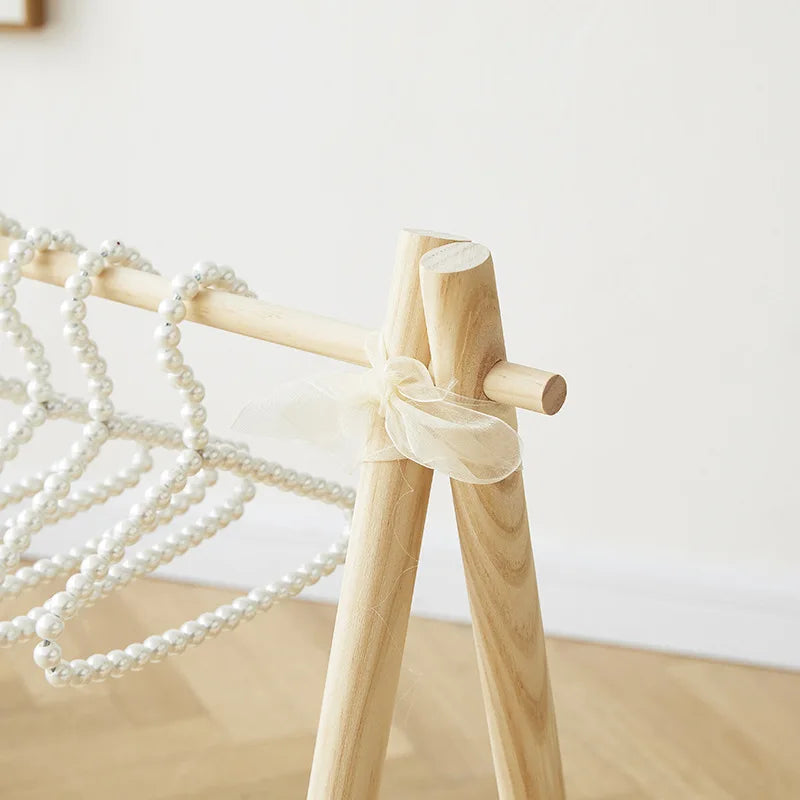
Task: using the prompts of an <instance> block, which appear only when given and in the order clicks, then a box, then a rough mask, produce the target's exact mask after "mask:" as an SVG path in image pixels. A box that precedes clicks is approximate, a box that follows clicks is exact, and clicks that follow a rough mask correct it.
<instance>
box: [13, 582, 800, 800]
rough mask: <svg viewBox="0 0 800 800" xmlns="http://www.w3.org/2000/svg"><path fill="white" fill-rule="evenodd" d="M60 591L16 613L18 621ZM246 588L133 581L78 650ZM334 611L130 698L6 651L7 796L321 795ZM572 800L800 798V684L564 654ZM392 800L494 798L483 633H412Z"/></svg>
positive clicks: (206, 653) (121, 690) (288, 798)
mask: <svg viewBox="0 0 800 800" xmlns="http://www.w3.org/2000/svg"><path fill="white" fill-rule="evenodd" d="M50 592H51V588H50V587H40V588H39V589H37V590H36V591H34V592H32V593H31V594H30V595H26V596H25V602H23V600H22V598H19V599H17V600H12V601H4V603H3V605H4V608H5V609H6V610H7V611H8V612H9V613H11V614H15V613H21V612H22V611H24V610H25V609H27V608H29V607H30V605H35V604H37V603H41V602H43V601H44V600H45V599H46V598H47V597H48V596H49V595H50ZM232 594H233V593H232V592H231V591H230V590H220V589H210V588H205V587H194V586H186V585H180V584H173V583H167V582H161V581H155V580H143V581H138V582H135V583H134V584H132V585H131V587H130V588H128V589H126V590H125V591H124V592H121V593H119V594H115V595H113V596H111V597H109V598H107V599H106V600H105V601H104V602H103V603H102V604H100V605H98V606H97V607H96V608H93V609H90V610H88V611H87V612H86V614H85V615H81V616H80V617H78V618H76V619H75V620H73V621H72V623H71V624H70V626H69V627H68V629H67V632H66V633H65V647H66V648H68V649H69V651H71V652H96V651H98V650H103V649H106V648H111V647H117V646H119V645H120V644H124V643H125V642H130V641H135V640H141V637H142V636H143V635H146V634H148V633H152V632H153V631H156V630H164V629H165V628H168V627H170V626H172V625H174V624H175V622H176V621H179V620H181V619H187V618H189V617H190V616H196V615H197V614H198V613H200V612H201V611H204V610H205V609H208V608H216V607H217V606H219V605H220V604H222V603H225V602H229V600H230V597H231V596H232ZM334 611H335V609H334V608H333V607H332V606H328V605H321V604H314V603H304V602H301V601H296V602H290V603H286V604H284V605H279V606H277V607H275V608H274V609H272V610H271V611H269V612H268V613H267V614H264V615H263V616H259V617H258V618H256V619H255V620H253V621H252V622H248V623H246V624H243V625H241V626H240V627H239V628H238V629H237V630H236V631H234V632H232V633H226V634H222V635H221V636H220V637H219V638H218V639H217V640H215V641H213V642H209V643H207V644H204V645H203V646H202V647H200V648H198V649H193V650H189V651H187V652H186V653H185V654H184V655H182V656H179V657H176V658H170V659H168V660H167V661H165V662H163V663H161V664H157V665H154V666H151V667H147V668H146V669H145V670H144V671H143V672H140V673H135V674H131V675H128V676H126V677H125V678H123V679H122V680H119V681H111V682H108V683H103V684H96V685H93V686H89V687H87V688H85V689H61V690H58V689H53V688H51V687H50V686H49V685H48V684H47V683H46V681H45V680H44V678H43V677H42V674H41V671H40V670H39V669H37V668H35V667H33V666H32V664H31V650H32V645H21V646H17V647H15V648H14V649H12V650H2V651H0V797H2V798H4V800H5V798H8V800H54V799H57V800H106V798H114V800H141V798H147V800H167V798H169V800H190V799H191V800H261V799H262V798H269V800H295V799H296V798H301V797H303V796H304V793H305V790H306V785H307V783H308V771H309V768H310V763H311V752H312V748H313V741H314V730H315V726H316V722H317V714H318V712H319V703H320V697H321V694H322V684H323V680H324V674H325V663H326V661H327V656H328V647H329V644H330V637H331V630H332V626H333V618H334ZM547 645H548V655H549V657H550V664H551V667H552V676H553V692H554V695H555V699H556V705H557V707H558V711H559V733H560V738H561V745H562V750H563V755H564V774H565V781H566V788H567V797H568V798H569V800H684V799H686V800H689V799H690V800H796V798H798V797H800V761H798V758H797V755H798V742H799V741H800V674H796V673H794V674H793V673H789V672H778V671H770V670H761V669H754V668H750V667H742V666H734V665H730V664H721V663H713V662H707V661H698V660H694V659H688V658H680V657H677V656H670V655H664V654H661V653H646V652H637V651H633V650H624V649H620V648H614V647H606V646H600V645H593V644H581V643H576V642H569V641H565V640H559V639H549V640H548V643H547ZM397 699H398V702H397V708H396V710H395V714H394V721H393V726H392V733H391V736H390V737H389V747H388V753H387V761H386V766H385V770H384V779H383V786H382V790H381V800H411V799H412V798H413V800H486V799H487V798H492V797H495V796H496V794H495V788H494V775H493V769H492V761H491V756H490V753H489V741H488V737H487V734H486V723H485V721H484V715H483V707H482V705H481V699H480V687H479V681H478V672H477V667H476V664H475V655H474V649H473V645H472V634H471V631H470V629H469V627H468V626H466V625H454V624H450V623H444V622H435V621H430V620H423V619H416V618H412V619H411V622H410V625H409V631H408V639H407V642H406V650H405V656H404V659H403V667H402V670H401V674H400V687H399V691H398V698H397Z"/></svg>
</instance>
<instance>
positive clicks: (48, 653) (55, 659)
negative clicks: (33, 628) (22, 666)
mask: <svg viewBox="0 0 800 800" xmlns="http://www.w3.org/2000/svg"><path fill="white" fill-rule="evenodd" d="M33 660H34V661H35V662H36V664H37V665H38V666H40V667H41V668H42V669H52V668H53V667H55V666H57V665H58V663H59V662H60V661H61V647H60V646H59V645H58V644H56V642H39V644H37V645H36V647H34V648H33Z"/></svg>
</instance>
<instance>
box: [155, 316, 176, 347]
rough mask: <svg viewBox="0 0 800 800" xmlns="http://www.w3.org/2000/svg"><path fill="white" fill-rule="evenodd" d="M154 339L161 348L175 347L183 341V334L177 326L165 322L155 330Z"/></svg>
mask: <svg viewBox="0 0 800 800" xmlns="http://www.w3.org/2000/svg"><path fill="white" fill-rule="evenodd" d="M153 338H154V339H155V340H156V342H157V343H158V344H159V346H161V347H175V346H176V345H177V344H178V343H179V342H180V340H181V332H180V329H179V328H178V326H177V325H174V324H173V323H171V322H163V323H162V324H161V325H159V326H158V327H157V328H156V329H155V332H154V333H153Z"/></svg>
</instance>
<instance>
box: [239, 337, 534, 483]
mask: <svg viewBox="0 0 800 800" xmlns="http://www.w3.org/2000/svg"><path fill="white" fill-rule="evenodd" d="M367 354H368V357H369V361H370V364H371V365H372V366H371V369H368V370H367V371H366V372H360V373H355V372H353V373H332V374H328V375H319V376H315V377H312V378H308V379H306V380H303V381H297V382H293V383H288V384H284V385H283V386H281V387H279V388H278V389H277V391H276V392H275V393H274V394H273V395H272V396H271V397H267V398H263V399H261V400H255V401H253V402H251V403H249V404H248V405H246V406H245V407H244V408H243V409H242V411H241V412H240V413H239V416H238V417H237V418H236V421H235V422H234V428H235V429H236V430H239V431H241V432H243V433H251V434H257V435H263V436H269V437H272V438H279V439H287V438H292V439H302V440H305V441H308V442H310V443H312V444H314V445H316V446H319V447H322V448H324V449H326V450H328V451H331V452H334V453H336V454H338V455H342V456H344V457H345V459H346V460H350V461H355V462H357V461H359V460H361V461H394V460H397V459H403V458H407V459H410V460H411V461H416V462H417V463H418V464H422V465H423V466H426V467H429V468H430V469H435V470H438V471H440V472H444V473H446V474H447V475H449V476H450V477H451V478H455V479H456V480H459V481H464V482H465V483H495V482H497V481H499V480H502V479H503V478H505V477H507V476H508V475H510V474H511V473H512V472H514V471H515V470H516V469H517V468H518V467H519V465H520V461H521V457H522V454H521V441H520V438H519V435H518V434H517V432H516V431H515V430H514V428H512V427H511V426H510V425H509V424H508V423H506V422H504V421H503V420H502V419H500V418H499V417H498V416H496V414H497V411H498V409H499V408H502V407H498V406H497V404H495V403H491V402H489V401H483V400H473V399H471V398H468V397H463V396H461V395H458V394H455V393H454V392H452V391H450V389H443V388H440V387H437V386H435V385H434V383H433V379H432V378H431V375H430V373H429V372H428V370H427V368H426V367H425V365H424V364H423V363H422V362H420V361H417V360H416V359H413V358H407V357H405V356H391V357H389V356H387V353H386V348H385V346H384V343H383V339H382V338H381V337H380V336H379V335H378V334H375V336H373V337H369V340H368V342H367ZM374 412H377V414H378V415H379V416H380V417H381V418H383V420H384V424H385V427H386V434H387V436H388V442H389V443H387V442H386V441H385V440H383V441H382V442H381V443H380V444H378V445H375V444H368V443H366V442H367V435H368V431H369V425H370V421H371V420H372V419H373V413H374ZM381 438H382V437H381ZM348 447H349V448H350V452H349V453H348ZM353 447H355V448H357V449H356V450H353V449H352V448H353ZM359 450H360V452H359Z"/></svg>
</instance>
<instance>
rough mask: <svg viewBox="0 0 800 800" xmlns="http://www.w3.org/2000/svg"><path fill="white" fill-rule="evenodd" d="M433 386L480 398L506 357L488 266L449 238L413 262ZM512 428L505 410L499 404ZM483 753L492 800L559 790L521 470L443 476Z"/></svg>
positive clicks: (483, 254) (551, 796)
mask: <svg viewBox="0 0 800 800" xmlns="http://www.w3.org/2000/svg"><path fill="white" fill-rule="evenodd" d="M420 277H421V284H422V294H423V303H424V308H425V316H426V320H427V326H428V336H429V340H430V347H431V367H432V372H433V374H434V378H435V380H436V383H437V384H438V385H439V386H447V385H448V384H449V383H450V382H451V381H452V380H453V379H455V380H456V381H457V383H456V385H455V389H454V391H456V392H458V393H459V394H462V395H467V396H469V397H474V398H483V399H485V395H484V394H483V392H482V389H481V387H482V386H483V380H484V377H485V376H486V373H487V372H488V371H489V370H490V369H491V368H492V367H493V366H494V365H495V364H496V363H497V362H498V361H500V360H501V359H504V358H505V344H504V340H503V328H502V324H501V321H500V307H499V303H498V299H497V288H496V286H495V278H494V266H493V264H492V258H491V255H490V253H489V251H488V250H487V249H486V248H485V247H483V245H477V244H471V243H459V244H451V245H447V246H444V247H441V248H438V249H437V250H434V251H431V252H429V253H428V254H427V255H426V256H425V257H424V258H423V259H422V261H421V263H420ZM497 408H498V410H501V411H502V416H503V418H504V419H505V420H506V422H508V423H509V424H511V425H513V426H514V427H516V412H515V411H514V409H513V408H510V407H502V406H498V407H497ZM451 484H452V492H453V502H454V504H455V511H456V519H457V522H458V533H459V539H460V541H461V553H462V558H463V561H464V571H465V573H466V578H467V590H468V592H469V601H470V608H471V611H472V625H473V630H474V636H475V646H476V649H477V653H478V666H479V670H480V676H481V684H482V688H483V695H484V704H485V708H486V717H487V720H488V723H489V736H490V740H491V745H492V757H493V759H494V767H495V772H496V776H497V788H498V792H499V796H500V798H501V800H511V798H513V799H514V800H522V798H525V799H526V800H532V799H533V798H537V799H540V800H557V799H558V798H563V796H564V785H563V777H562V772H561V756H560V753H559V748H558V735H557V732H556V718H555V711H554V708H553V698H552V694H551V691H550V681H549V676H548V671H547V657H546V654H545V643H544V635H543V632H542V618H541V612H540V609H539V597H538V591H537V587H536V573H535V570H534V565H533V553H532V551H531V540H530V532H529V529H528V516H527V511H526V507H525V490H524V487H523V483H522V473H521V471H519V470H518V471H517V472H515V473H514V474H513V475H511V476H509V477H508V478H506V479H505V480H503V481H500V482H499V483H493V484H489V485H471V484H467V483H460V482H458V481H451Z"/></svg>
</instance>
